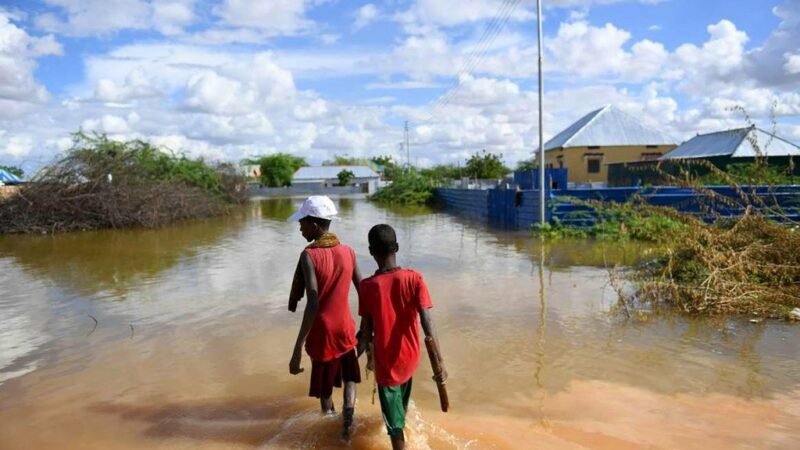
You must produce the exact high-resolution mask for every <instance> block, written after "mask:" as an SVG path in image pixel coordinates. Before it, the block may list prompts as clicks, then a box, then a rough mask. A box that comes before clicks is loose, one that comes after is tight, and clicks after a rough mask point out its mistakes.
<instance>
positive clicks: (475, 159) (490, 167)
mask: <svg viewBox="0 0 800 450" xmlns="http://www.w3.org/2000/svg"><path fill="white" fill-rule="evenodd" d="M509 172H511V169H509V168H508V167H506V166H505V165H504V164H503V155H502V154H494V153H490V152H487V151H486V150H483V151H481V152H476V153H475V154H474V155H472V156H471V157H470V158H469V160H467V165H466V167H465V168H464V173H465V174H466V175H467V176H469V177H470V178H482V179H491V178H495V179H496V178H502V177H504V176H505V175H506V174H508V173H509Z"/></svg>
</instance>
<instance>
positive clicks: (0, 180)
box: [0, 169, 22, 186]
mask: <svg viewBox="0 0 800 450" xmlns="http://www.w3.org/2000/svg"><path fill="white" fill-rule="evenodd" d="M20 183H22V180H20V179H19V177H18V176H16V175H14V174H13V173H11V172H9V171H7V170H4V169H0V186H3V185H6V184H9V185H14V184H20Z"/></svg>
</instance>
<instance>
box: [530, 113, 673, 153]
mask: <svg viewBox="0 0 800 450" xmlns="http://www.w3.org/2000/svg"><path fill="white" fill-rule="evenodd" d="M676 143H677V141H676V140H675V138H673V137H672V136H670V135H668V134H667V133H663V132H661V131H658V130H654V129H652V128H649V127H646V126H645V125H643V124H642V123H641V122H640V121H639V120H638V119H637V118H635V117H633V116H631V115H630V114H628V113H625V112H623V111H622V110H620V109H619V108H616V107H614V106H611V105H607V106H604V107H603V108H600V109H598V110H596V111H592V112H590V113H589V114H587V115H585V116H583V117H581V118H580V119H578V121H577V122H575V123H573V124H572V125H570V126H569V127H567V128H566V129H565V130H564V131H562V132H560V133H558V134H557V135H556V136H555V137H553V138H552V139H550V140H549V141H547V142H546V143H545V144H544V149H545V151H550V150H553V149H557V148H570V147H590V146H624V145H675V144H676Z"/></svg>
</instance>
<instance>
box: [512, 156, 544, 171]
mask: <svg viewBox="0 0 800 450" xmlns="http://www.w3.org/2000/svg"><path fill="white" fill-rule="evenodd" d="M538 168H539V161H537V160H536V158H531V159H523V160H522V161H520V162H518V163H517V169H516V170H517V171H519V172H522V171H525V170H535V169H538Z"/></svg>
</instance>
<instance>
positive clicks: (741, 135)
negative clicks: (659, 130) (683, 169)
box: [660, 127, 800, 159]
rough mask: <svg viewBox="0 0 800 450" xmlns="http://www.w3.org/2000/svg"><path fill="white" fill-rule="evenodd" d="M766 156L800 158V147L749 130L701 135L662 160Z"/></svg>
mask: <svg viewBox="0 0 800 450" xmlns="http://www.w3.org/2000/svg"><path fill="white" fill-rule="evenodd" d="M758 154H761V155H763V156H790V155H792V156H800V147H798V146H797V145H794V144H792V143H791V142H789V141H787V140H785V139H783V138H780V137H778V136H775V135H774V134H772V133H768V132H766V131H764V130H762V129H760V128H756V127H748V128H739V129H735V130H726V131H719V132H716V133H708V134H699V135H697V136H695V137H693V138H691V139H689V140H688V141H686V142H684V143H683V144H681V145H679V146H678V147H676V148H675V149H674V150H672V151H671V152H669V153H667V154H666V155H664V156H662V157H661V158H660V159H692V158H710V157H714V156H730V157H731V158H753V157H755V156H757V155H758Z"/></svg>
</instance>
